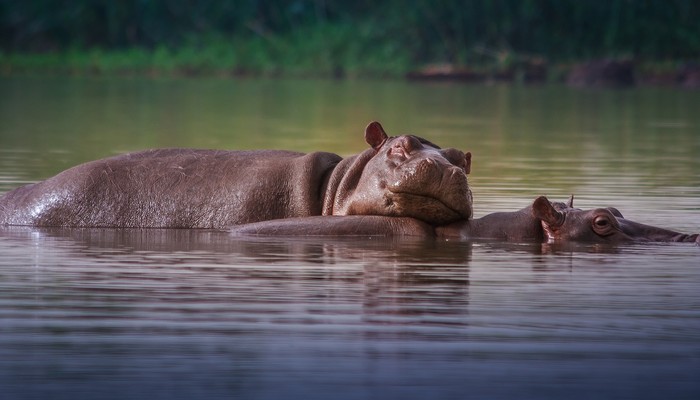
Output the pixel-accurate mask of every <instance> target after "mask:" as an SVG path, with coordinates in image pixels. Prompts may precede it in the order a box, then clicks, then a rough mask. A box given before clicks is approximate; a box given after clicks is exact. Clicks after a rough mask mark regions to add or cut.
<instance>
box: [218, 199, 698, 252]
mask: <svg viewBox="0 0 700 400" xmlns="http://www.w3.org/2000/svg"><path fill="white" fill-rule="evenodd" d="M230 232H231V233H232V234H234V235H271V236H285V235H316V236H324V235H329V236H338V235H339V236H348V235H356V236H373V235H376V236H417V237H424V238H438V239H461V240H474V239H488V240H499V241H515V242H532V241H535V242H550V243H551V242H593V243H621V242H637V241H649V242H690V243H693V242H694V243H700V236H699V235H698V234H692V235H686V234H683V233H679V232H675V231H671V230H668V229H663V228H657V227H653V226H649V225H644V224H640V223H638V222H634V221H631V220H628V219H625V218H624V217H623V216H622V214H621V213H620V212H619V211H618V210H617V209H614V208H601V209H594V210H581V209H578V208H574V207H573V197H572V198H571V199H570V200H569V202H568V203H560V202H550V201H549V200H548V199H547V198H546V197H544V196H540V197H538V198H537V199H535V201H534V202H533V203H532V205H530V206H528V207H525V208H523V209H521V210H518V211H512V212H497V213H492V214H488V215H485V216H483V217H481V218H476V219H465V220H461V221H457V222H453V223H449V224H444V225H438V226H433V225H430V224H427V223H425V222H423V221H419V220H417V219H414V218H391V217H383V216H370V215H365V216H344V217H311V218H293V219H287V220H279V221H266V222H261V223H255V224H247V225H242V226H238V227H233V228H231V229H230Z"/></svg>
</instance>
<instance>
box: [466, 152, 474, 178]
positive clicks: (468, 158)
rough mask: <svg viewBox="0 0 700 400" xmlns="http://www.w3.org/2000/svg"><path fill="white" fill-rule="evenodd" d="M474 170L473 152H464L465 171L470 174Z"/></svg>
mask: <svg viewBox="0 0 700 400" xmlns="http://www.w3.org/2000/svg"><path fill="white" fill-rule="evenodd" d="M471 172H472V153H471V152H466V153H464V173H465V174H467V175H469V174H470V173H471Z"/></svg>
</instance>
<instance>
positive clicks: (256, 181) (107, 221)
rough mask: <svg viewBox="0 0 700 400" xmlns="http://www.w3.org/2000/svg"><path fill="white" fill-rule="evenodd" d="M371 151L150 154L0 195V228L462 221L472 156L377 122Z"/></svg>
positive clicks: (371, 129) (368, 134) (369, 138)
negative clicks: (378, 218) (325, 219)
mask: <svg viewBox="0 0 700 400" xmlns="http://www.w3.org/2000/svg"><path fill="white" fill-rule="evenodd" d="M365 141H366V142H367V143H368V144H369V145H370V148H369V149H367V150H365V151H364V152H362V153H360V154H358V155H355V156H351V157H347V158H345V159H343V158H341V157H340V156H338V155H336V154H332V153H326V152H314V153H309V154H303V153H296V152H290V151H274V150H261V151H223V150H197V149H157V150H147V151H141V152H136V153H129V154H123V155H119V156H115V157H110V158H106V159H102V160H97V161H92V162H88V163H85V164H81V165H78V166H76V167H73V168H70V169H68V170H66V171H63V172H62V173H60V174H58V175H56V176H54V177H52V178H49V179H47V180H45V181H43V182H39V183H36V184H30V185H26V186H23V187H19V188H17V189H14V190H12V191H10V192H8V193H6V194H5V195H4V196H2V197H0V224H5V225H32V226H74V227H158V228H225V227H228V226H231V225H235V224H242V223H249V222H255V221H264V220H270V219H278V218H289V217H302V216H313V215H355V214H367V215H369V214H372V215H384V216H401V217H413V218H417V219H420V220H422V221H425V222H428V223H431V224H445V223H449V222H452V221H457V220H462V219H467V218H469V217H471V213H472V207H471V191H470V189H469V185H468V182H467V174H468V173H469V169H470V163H471V154H469V153H466V154H465V153H463V152H461V151H459V150H456V149H440V148H439V147H438V146H436V145H434V144H432V143H430V142H429V141H427V140H425V139H423V138H420V137H417V136H413V135H403V136H397V137H388V136H387V134H386V132H385V131H384V129H383V128H382V126H381V125H380V124H379V123H378V122H372V123H370V124H369V125H368V126H367V128H366V129H365Z"/></svg>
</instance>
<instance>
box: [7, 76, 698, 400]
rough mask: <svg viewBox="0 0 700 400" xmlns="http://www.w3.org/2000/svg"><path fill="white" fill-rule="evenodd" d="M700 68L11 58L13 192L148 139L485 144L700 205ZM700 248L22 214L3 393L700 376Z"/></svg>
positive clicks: (682, 205)
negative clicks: (505, 78) (400, 138)
mask: <svg viewBox="0 0 700 400" xmlns="http://www.w3.org/2000/svg"><path fill="white" fill-rule="evenodd" d="M698 110H700V92H693V91H677V90H671V89H665V88H645V89H637V90H628V91H607V90H573V89H568V88H564V87H558V86H546V87H510V86H463V85H431V84H428V85H415V84H406V83H403V82H382V81H359V82H352V81H351V82H332V81H287V80H260V81H258V80H249V81H235V80H219V79H201V80H198V79H189V80H169V79H160V80H146V79H143V80H142V79H86V78H31V77H30V78H0V192H4V191H7V190H10V189H12V188H14V187H16V186H18V185H21V184H24V183H28V182H34V181H37V180H40V179H44V178H46V177H49V176H51V175H53V174H55V173H57V172H59V171H61V170H63V169H65V168H68V167H70V166H73V165H75V164H78V163H81V162H84V161H88V160H92V159H95V158H99V157H104V156H109V155H113V154H117V153H121V152H125V151H131V150H138V149H143V148H149V147H166V146H178V147H207V148H230V149H254V148H284V149H294V150H300V151H312V150H327V151H333V152H337V153H340V154H342V155H349V154H353V153H356V152H359V151H361V150H362V149H364V148H365V146H366V145H365V144H364V143H363V139H362V134H363V129H364V126H365V125H366V124H367V122H369V121H371V120H379V121H381V122H382V123H383V124H384V127H385V128H386V129H387V131H388V132H389V133H394V134H398V133H406V132H411V133H416V134H420V135H423V136H426V137H428V138H429V139H431V140H433V141H435V142H437V143H438V144H441V145H443V146H446V147H458V148H460V149H464V150H469V151H472V152H473V154H474V163H473V168H472V176H471V183H472V185H473V190H474V195H475V213H476V215H477V216H480V215H483V214H485V213H488V212H491V211H497V210H513V209H517V208H521V207H524V206H526V205H527V204H528V203H529V202H530V201H531V200H532V199H534V198H535V197H536V196H537V195H540V194H546V195H548V196H549V197H550V198H553V199H563V198H565V197H567V196H568V195H569V194H570V193H575V194H576V196H577V202H578V205H579V206H581V207H586V208H588V207H597V206H609V205H614V206H616V207H618V208H619V209H620V210H621V211H622V212H623V213H624V214H625V216H627V217H628V218H632V219H635V220H638V221H640V222H646V223H650V224H655V225H661V226H665V227H668V228H673V229H676V230H680V231H685V232H697V231H699V230H700V173H699V171H700V113H698ZM699 256H700V248H698V247H697V246H694V245H689V244H654V245H648V244H646V245H642V244H636V245H620V246H593V245H569V246H558V245H547V244H532V243H494V242H483V241H477V242H442V241H437V242H436V241H421V240H410V239H386V238H376V237H374V238H348V239H319V238H275V239H261V238H257V239H256V238H251V239H241V238H231V237H228V236H227V235H226V234H225V233H223V232H217V231H188V230H158V229H146V230H120V229H37V228H25V227H5V228H0V393H2V395H0V398H3V399H4V398H8V399H48V398H51V399H64V398H65V399H122V398H148V399H158V398H164V399H165V398H167V399H173V398H256V399H279V398H292V397H298V398H337V399H387V398H397V399H399V398H400V399H410V398H416V399H422V398H454V399H463V398H478V399H484V398H518V399H522V398H552V397H557V398H596V399H599V398H628V399H640V398H650V399H651V398H654V399H656V398H658V399H670V398H674V399H697V398H700V262H699V260H700V259H699V258H698V257H699Z"/></svg>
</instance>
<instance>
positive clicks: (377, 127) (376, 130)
mask: <svg viewBox="0 0 700 400" xmlns="http://www.w3.org/2000/svg"><path fill="white" fill-rule="evenodd" d="M387 138H388V136H387V134H386V132H384V128H382V125H381V124H380V123H379V122H377V121H372V122H370V123H369V125H367V128H365V141H366V142H367V144H368V145H370V146H372V148H373V149H375V150H379V148H380V147H382V145H383V144H384V142H385V141H386V139H387Z"/></svg>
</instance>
